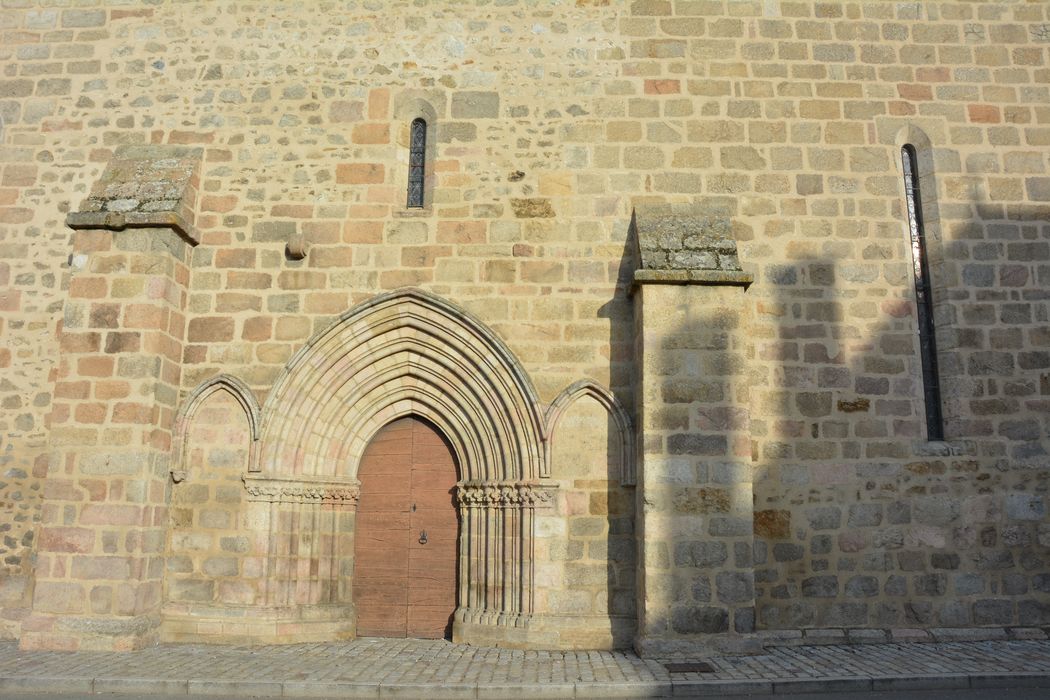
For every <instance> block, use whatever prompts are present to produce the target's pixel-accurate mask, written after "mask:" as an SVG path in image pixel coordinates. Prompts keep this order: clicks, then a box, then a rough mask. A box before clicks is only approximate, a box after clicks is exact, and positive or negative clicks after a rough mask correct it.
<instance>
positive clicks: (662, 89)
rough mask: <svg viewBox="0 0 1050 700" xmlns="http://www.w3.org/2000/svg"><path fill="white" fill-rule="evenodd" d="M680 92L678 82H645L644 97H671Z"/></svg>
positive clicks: (680, 83)
mask: <svg viewBox="0 0 1050 700" xmlns="http://www.w3.org/2000/svg"><path fill="white" fill-rule="evenodd" d="M681 91H682V82H681V81H680V80H646V81H645V94H646V95H673V94H677V93H679V92H681Z"/></svg>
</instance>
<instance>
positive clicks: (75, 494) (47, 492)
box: [43, 477, 84, 501]
mask: <svg viewBox="0 0 1050 700" xmlns="http://www.w3.org/2000/svg"><path fill="white" fill-rule="evenodd" d="M43 495H44V498H46V499H48V500H50V501H82V500H84V498H83V495H82V494H81V492H80V490H79V489H78V488H77V487H76V486H75V485H74V484H73V482H72V481H70V480H69V479H58V478H55V477H52V478H50V479H48V480H47V481H45V482H44V493H43Z"/></svg>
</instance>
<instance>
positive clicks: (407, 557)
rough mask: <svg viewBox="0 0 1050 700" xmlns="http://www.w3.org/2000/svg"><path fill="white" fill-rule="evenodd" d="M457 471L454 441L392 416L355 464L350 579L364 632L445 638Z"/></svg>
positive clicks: (451, 594) (451, 593)
mask: <svg viewBox="0 0 1050 700" xmlns="http://www.w3.org/2000/svg"><path fill="white" fill-rule="evenodd" d="M456 477H457V471H456V463H455V458H454V457H453V455H452V451H451V449H450V448H449V447H448V445H447V443H446V442H445V440H444V438H442V437H441V435H440V434H439V433H438V432H437V431H436V430H435V429H434V428H432V427H431V426H430V425H429V424H427V423H425V422H424V421H422V420H419V419H416V418H412V417H409V418H403V419H400V420H397V421H394V422H393V423H390V424H389V425H387V426H386V427H384V428H383V429H382V430H380V431H379V433H377V434H376V436H375V438H373V440H372V442H371V443H369V445H368V448H367V449H366V450H365V454H364V456H363V457H362V459H361V467H360V469H359V471H358V478H359V479H360V480H361V499H360V502H359V506H358V512H357V526H356V545H355V552H356V563H355V565H354V582H353V587H354V602H355V604H356V607H357V616H358V623H357V632H358V634H359V635H360V636H377V637H405V636H408V637H423V638H441V637H444V636H445V635H446V634H447V632H448V631H449V629H450V625H451V618H452V613H453V612H454V611H455V607H456V576H457V573H458V571H457V570H458V566H457V553H458V547H459V544H458V536H459V518H458V516H457V512H456V507H455V502H454V500H453V491H454V489H455V485H456ZM424 531H425V532H426V538H425V542H423V541H421V540H422V539H423V538H422V534H423V532H424Z"/></svg>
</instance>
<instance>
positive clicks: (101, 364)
mask: <svg viewBox="0 0 1050 700" xmlns="http://www.w3.org/2000/svg"><path fill="white" fill-rule="evenodd" d="M77 374H79V375H80V376H81V377H112V376H113V358H112V357H103V356H99V355H95V356H90V357H82V358H80V359H79V360H77Z"/></svg>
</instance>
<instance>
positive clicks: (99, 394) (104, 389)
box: [78, 379, 131, 399]
mask: <svg viewBox="0 0 1050 700" xmlns="http://www.w3.org/2000/svg"><path fill="white" fill-rule="evenodd" d="M78 383H83V384H87V382H78ZM94 387H95V398H96V399H122V398H124V397H126V396H128V395H129V394H131V385H130V384H128V383H127V382H126V381H124V380H121V379H107V380H102V381H97V382H95V383H94ZM85 398H86V397H85Z"/></svg>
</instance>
